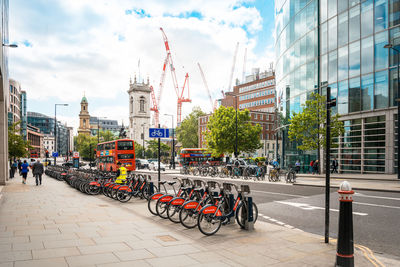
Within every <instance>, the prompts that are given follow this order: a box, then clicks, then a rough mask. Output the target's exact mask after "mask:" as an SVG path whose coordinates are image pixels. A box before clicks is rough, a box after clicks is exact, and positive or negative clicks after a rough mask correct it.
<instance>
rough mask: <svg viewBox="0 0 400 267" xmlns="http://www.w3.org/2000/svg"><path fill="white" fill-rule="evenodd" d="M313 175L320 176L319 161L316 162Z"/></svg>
mask: <svg viewBox="0 0 400 267" xmlns="http://www.w3.org/2000/svg"><path fill="white" fill-rule="evenodd" d="M313 173H315V174H319V161H318V160H316V161H314V165H313Z"/></svg>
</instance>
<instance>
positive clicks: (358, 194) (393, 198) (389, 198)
mask: <svg viewBox="0 0 400 267" xmlns="http://www.w3.org/2000/svg"><path fill="white" fill-rule="evenodd" d="M355 195H356V196H358V197H368V198H378V199H388V200H399V201H400V198H397V197H380V196H369V195H364V194H362V193H355Z"/></svg>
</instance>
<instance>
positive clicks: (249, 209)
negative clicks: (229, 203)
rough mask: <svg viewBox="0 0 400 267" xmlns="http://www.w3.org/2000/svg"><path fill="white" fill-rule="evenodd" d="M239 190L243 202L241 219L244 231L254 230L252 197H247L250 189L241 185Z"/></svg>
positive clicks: (245, 185)
mask: <svg viewBox="0 0 400 267" xmlns="http://www.w3.org/2000/svg"><path fill="white" fill-rule="evenodd" d="M240 189H241V190H240V192H241V194H242V197H243V202H244V204H243V208H242V214H241V215H242V218H245V221H244V229H245V230H254V217H253V197H251V196H249V194H250V187H249V186H248V185H247V184H242V185H241V186H240Z"/></svg>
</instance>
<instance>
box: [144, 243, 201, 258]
mask: <svg viewBox="0 0 400 267" xmlns="http://www.w3.org/2000/svg"><path fill="white" fill-rule="evenodd" d="M147 250H148V251H150V252H151V253H152V254H154V255H155V256H157V257H165V256H173V255H182V254H189V253H195V252H200V250H199V249H197V248H195V247H193V246H192V245H176V246H169V247H159V248H148V249H147Z"/></svg>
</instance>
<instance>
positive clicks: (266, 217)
mask: <svg viewBox="0 0 400 267" xmlns="http://www.w3.org/2000/svg"><path fill="white" fill-rule="evenodd" d="M263 218H264V219H269V218H271V217H268V216H264V215H263Z"/></svg>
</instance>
